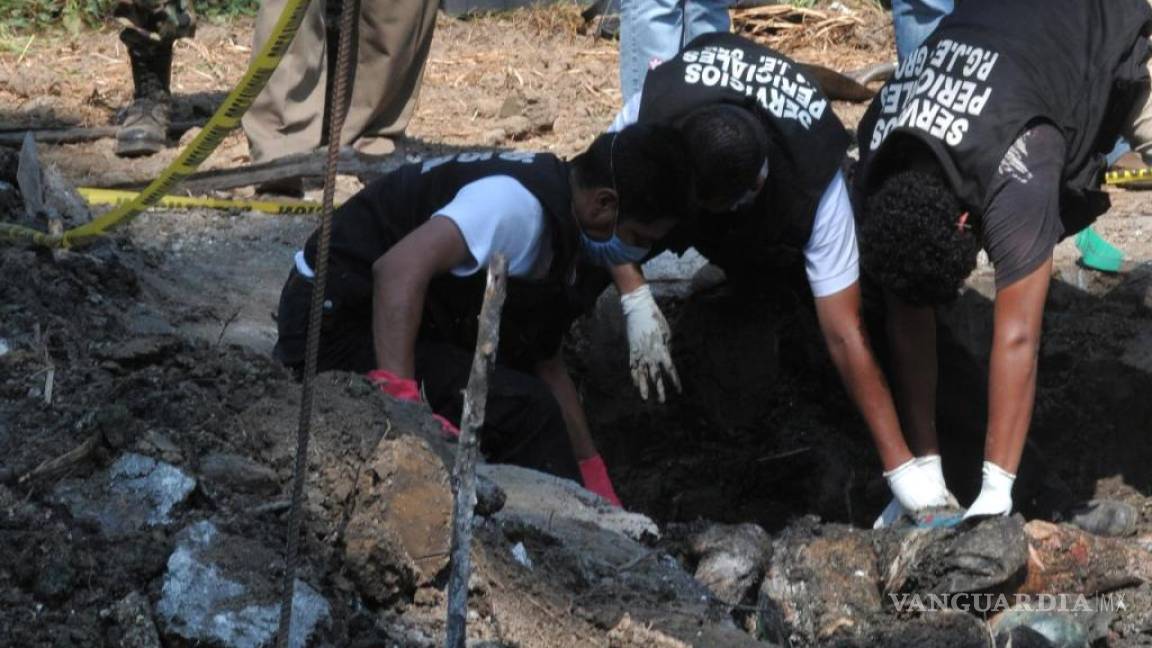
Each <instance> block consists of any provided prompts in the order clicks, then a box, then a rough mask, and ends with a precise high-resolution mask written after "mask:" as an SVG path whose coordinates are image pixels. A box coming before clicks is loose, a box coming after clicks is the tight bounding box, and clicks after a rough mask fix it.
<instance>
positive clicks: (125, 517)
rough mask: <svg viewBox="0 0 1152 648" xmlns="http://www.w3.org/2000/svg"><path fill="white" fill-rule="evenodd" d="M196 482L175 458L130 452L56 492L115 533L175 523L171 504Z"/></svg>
mask: <svg viewBox="0 0 1152 648" xmlns="http://www.w3.org/2000/svg"><path fill="white" fill-rule="evenodd" d="M195 487H196V480H195V479H193V478H191V477H189V476H188V475H186V474H185V473H184V472H183V471H181V470H180V469H179V468H177V467H175V466H172V465H171V464H166V463H163V462H160V461H156V460H155V459H153V458H151V457H145V456H144V455H139V454H134V453H125V454H123V455H121V456H120V458H119V459H117V460H116V462H115V463H113V464H112V466H111V467H109V468H108V470H106V471H104V472H101V473H98V474H96V475H95V476H93V477H91V478H89V479H86V480H67V481H63V482H61V483H60V484H59V486H57V487H56V490H55V491H53V495H52V497H53V500H54V501H56V502H57V503H60V504H63V505H64V506H65V507H67V508H68V510H69V512H71V514H72V516H73V517H75V518H77V519H81V520H87V521H90V522H94V523H96V524H97V525H98V526H99V527H100V529H101V530H102V531H103V532H104V533H105V534H107V535H109V536H113V537H115V536H121V535H125V534H129V533H132V532H134V531H138V530H140V529H142V528H145V527H152V526H158V525H163V524H169V523H171V522H172V518H171V513H172V510H173V509H174V508H176V506H178V505H179V504H181V503H182V502H184V501H185V500H186V499H187V498H188V495H189V494H191V493H192V490H193V489H194V488H195Z"/></svg>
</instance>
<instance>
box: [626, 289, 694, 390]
mask: <svg viewBox="0 0 1152 648" xmlns="http://www.w3.org/2000/svg"><path fill="white" fill-rule="evenodd" d="M620 305H621V306H622V307H623V308H624V319H625V320H626V321H627V327H628V365H629V368H630V369H631V371H632V382H633V383H635V385H636V387H637V388H638V389H639V390H640V397H641V398H643V399H644V400H648V389H649V387H648V383H649V382H651V383H652V384H653V385H655V386H656V397H657V398H658V399H659V401H660V402H661V403H663V402H664V375H665V374H667V376H668V377H669V378H670V379H671V380H672V384H673V385H675V386H676V391H680V376H678V375H677V374H676V367H675V366H673V364H672V353H671V351H670V350H669V342H670V340H671V337H672V333H671V331H670V330H669V329H668V322H667V321H666V320H665V319H664V314H663V313H661V312H660V307H659V306H657V305H656V300H654V299H652V291H651V290H650V289H649V288H648V284H644V285H643V286H640V287H639V288H637V289H636V290H633V291H632V292H630V293H627V294H625V295H621V296H620Z"/></svg>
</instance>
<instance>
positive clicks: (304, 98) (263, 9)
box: [241, 0, 327, 162]
mask: <svg viewBox="0 0 1152 648" xmlns="http://www.w3.org/2000/svg"><path fill="white" fill-rule="evenodd" d="M285 4H286V3H285V0H264V2H261V3H260V12H259V13H258V14H257V16H256V30H255V34H254V35H253V38H252V40H253V42H252V55H253V56H255V55H256V54H257V53H258V52H259V51H260V48H261V47H263V45H264V43H266V42H267V41H268V38H269V37H270V36H271V35H272V28H273V27H274V26H275V25H276V19H277V18H279V17H280V12H281V11H282V10H283V9H284V5H285ZM326 47H327V43H326V39H325V36H324V2H322V1H321V0H314V1H313V2H311V3H309V6H308V12H307V13H306V14H305V15H304V20H303V22H302V23H301V24H300V30H299V31H297V32H296V38H295V39H293V40H292V45H291V46H290V47H289V48H288V51H287V52H285V53H284V58H283V59H281V61H280V65H279V66H277V67H276V71H275V72H273V73H272V77H271V78H270V79H268V84H267V85H266V86H264V90H263V91H261V93H260V94H259V95H258V96H257V97H256V100H255V101H253V102H252V107H251V108H249V109H248V112H247V113H245V114H244V117H243V119H242V120H241V123H242V125H243V127H244V133H245V135H247V136H248V150H249V154H250V156H251V158H252V161H253V162H266V161H268V160H272V159H275V158H279V157H283V156H285V155H291V154H293V153H303V152H305V151H309V150H311V149H314V148H316V147H317V146H319V145H320V137H321V127H322V125H323V121H324V84H325V81H326V78H327V63H326V54H327V53H326V51H325V50H326Z"/></svg>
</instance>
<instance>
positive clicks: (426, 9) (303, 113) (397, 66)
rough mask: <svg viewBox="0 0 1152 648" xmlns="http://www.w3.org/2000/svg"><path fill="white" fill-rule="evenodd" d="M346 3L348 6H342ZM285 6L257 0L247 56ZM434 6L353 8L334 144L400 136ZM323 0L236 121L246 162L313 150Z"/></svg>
mask: <svg viewBox="0 0 1152 648" xmlns="http://www.w3.org/2000/svg"><path fill="white" fill-rule="evenodd" d="M344 1H345V2H351V1H352V0H344ZM284 4H285V0H265V1H264V2H263V3H261V5H260V13H259V14H258V16H257V18H256V34H255V38H254V41H255V42H254V43H253V47H252V52H253V55H255V53H256V52H258V51H259V50H260V47H261V46H262V45H263V44H264V43H265V42H266V41H267V39H268V37H269V36H270V35H271V31H272V27H273V26H274V25H275V23H276V19H277V18H278V17H279V16H280V11H281V10H282V9H283V7H284ZM438 5H439V2H438V1H437V0H360V16H359V25H358V37H357V42H356V47H355V48H354V51H355V52H356V56H355V72H354V74H353V76H352V91H351V101H350V103H349V106H348V114H347V117H346V118H345V120H344V129H343V131H342V132H341V136H340V143H341V144H342V145H348V144H351V143H352V142H354V141H356V140H359V139H361V138H364V137H396V136H398V135H402V134H403V133H404V129H405V128H406V127H407V126H408V120H409V119H410V118H411V117H412V112H413V110H414V108H415V106H416V98H417V96H418V94H419V89H420V79H421V77H423V74H424V62H425V61H426V60H427V59H428V50H429V48H430V46H431V44H432V29H433V27H434V26H435V24H436V8H437V6H438ZM324 21H325V16H324V0H312V2H311V3H310V5H309V7H308V12H307V14H306V15H305V16H304V21H303V23H302V24H301V25H300V30H299V31H298V32H297V33H296V38H295V40H293V41H292V45H291V46H290V47H289V48H288V51H287V53H285V55H284V59H283V60H281V61H280V65H279V67H277V68H276V72H275V73H273V75H272V78H271V79H269V80H268V85H267V86H265V88H264V91H263V92H261V93H260V95H259V96H258V97H257V98H256V100H255V102H253V104H252V107H251V108H250V109H249V110H248V113H247V114H246V115H244V119H243V122H242V123H243V126H244V132H245V133H246V134H247V135H248V146H249V150H250V151H251V155H252V161H253V162H260V161H266V160H270V159H274V158H278V157H282V156H285V155H290V154H292V153H301V152H304V151H309V150H312V149H314V148H316V147H317V146H319V145H320V139H321V128H322V124H323V121H324V91H325V85H326V81H327V76H328V63H327V57H328V56H329V55H331V56H336V52H328V51H327V41H326V38H325V32H324Z"/></svg>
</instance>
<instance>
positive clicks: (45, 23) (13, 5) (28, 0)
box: [0, 0, 260, 33]
mask: <svg viewBox="0 0 1152 648" xmlns="http://www.w3.org/2000/svg"><path fill="white" fill-rule="evenodd" d="M115 1H116V0H0V28H2V29H3V30H4V31H6V32H8V33H20V32H33V31H42V30H50V29H65V30H67V31H70V32H76V31H77V30H79V29H80V28H82V27H85V26H87V27H99V26H101V25H104V24H106V23H107V22H108V21H110V20H111V18H112V6H113V5H114V4H115ZM184 2H188V3H189V4H191V6H192V8H193V9H194V10H195V12H196V14H197V15H198V16H201V17H204V18H209V19H213V18H231V17H235V16H240V15H254V14H255V13H256V9H257V8H259V6H260V1H259V0H184Z"/></svg>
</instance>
